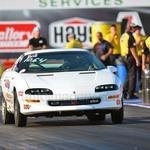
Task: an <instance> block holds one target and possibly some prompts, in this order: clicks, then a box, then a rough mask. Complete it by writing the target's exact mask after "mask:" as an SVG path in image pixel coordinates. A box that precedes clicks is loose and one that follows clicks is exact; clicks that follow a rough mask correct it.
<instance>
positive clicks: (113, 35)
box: [105, 24, 120, 65]
mask: <svg viewBox="0 0 150 150" xmlns="http://www.w3.org/2000/svg"><path fill="white" fill-rule="evenodd" d="M105 40H107V41H108V42H110V43H111V45H112V46H113V53H112V55H111V62H112V64H113V65H116V59H118V58H119V56H120V37H119V35H118V33H117V26H116V25H115V24H112V25H111V26H110V30H109V33H108V34H107V35H106V37H105Z"/></svg>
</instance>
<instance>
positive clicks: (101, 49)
mask: <svg viewBox="0 0 150 150" xmlns="http://www.w3.org/2000/svg"><path fill="white" fill-rule="evenodd" d="M96 37H97V40H98V41H97V43H96V44H95V45H94V47H93V52H94V54H95V55H96V56H97V57H98V58H99V59H100V60H101V61H102V62H103V63H104V64H105V65H106V66H108V65H113V64H111V60H110V56H111V54H112V52H113V46H112V45H111V44H110V43H109V42H108V41H106V40H104V39H103V34H102V33H101V32H97V33H96Z"/></svg>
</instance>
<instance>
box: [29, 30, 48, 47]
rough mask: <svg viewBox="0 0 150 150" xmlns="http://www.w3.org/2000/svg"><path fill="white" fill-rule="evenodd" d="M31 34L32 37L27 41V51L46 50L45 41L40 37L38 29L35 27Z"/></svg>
mask: <svg viewBox="0 0 150 150" xmlns="http://www.w3.org/2000/svg"><path fill="white" fill-rule="evenodd" d="M32 34H33V37H32V38H31V39H30V40H29V50H40V49H45V48H47V40H46V39H45V38H44V37H42V36H41V34H40V28H39V27H35V28H34V29H33V31H32Z"/></svg>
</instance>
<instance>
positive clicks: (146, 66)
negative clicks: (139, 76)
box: [142, 35, 150, 71]
mask: <svg viewBox="0 0 150 150" xmlns="http://www.w3.org/2000/svg"><path fill="white" fill-rule="evenodd" d="M142 70H143V71H145V70H150V35H149V36H148V37H147V38H146V40H145V42H144V46H143V50H142Z"/></svg>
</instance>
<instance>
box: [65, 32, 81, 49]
mask: <svg viewBox="0 0 150 150" xmlns="http://www.w3.org/2000/svg"><path fill="white" fill-rule="evenodd" d="M67 40H68V42H67V43H66V45H65V48H68V49H69V48H83V45H82V43H81V41H80V40H79V39H77V38H76V37H75V35H74V34H69V35H68V36H67Z"/></svg>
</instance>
